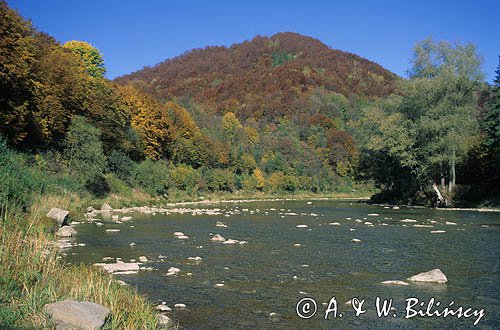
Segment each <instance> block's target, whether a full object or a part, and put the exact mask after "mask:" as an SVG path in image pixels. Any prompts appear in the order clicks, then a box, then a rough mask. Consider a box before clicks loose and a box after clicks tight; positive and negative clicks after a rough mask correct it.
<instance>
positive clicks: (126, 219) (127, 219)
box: [121, 217, 132, 221]
mask: <svg viewBox="0 0 500 330" xmlns="http://www.w3.org/2000/svg"><path fill="white" fill-rule="evenodd" d="M130 220H132V217H122V218H121V221H130Z"/></svg>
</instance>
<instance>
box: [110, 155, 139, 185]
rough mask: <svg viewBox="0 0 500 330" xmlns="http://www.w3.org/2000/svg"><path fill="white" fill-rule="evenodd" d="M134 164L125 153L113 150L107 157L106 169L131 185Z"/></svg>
mask: <svg viewBox="0 0 500 330" xmlns="http://www.w3.org/2000/svg"><path fill="white" fill-rule="evenodd" d="M135 167H136V165H135V163H134V161H133V160H132V159H130V158H129V157H128V156H127V155H126V154H125V153H123V152H122V151H118V150H113V151H111V153H110V154H109V157H108V169H109V171H110V172H111V173H113V174H114V175H116V176H117V177H118V178H119V179H121V180H123V181H125V182H128V183H131V182H132V176H133V173H134V171H135Z"/></svg>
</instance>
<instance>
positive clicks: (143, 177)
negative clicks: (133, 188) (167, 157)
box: [134, 159, 170, 196]
mask: <svg viewBox="0 0 500 330" xmlns="http://www.w3.org/2000/svg"><path fill="white" fill-rule="evenodd" d="M134 181H135V184H136V185H138V186H140V187H141V188H142V189H144V191H146V192H147V193H149V194H150V195H153V196H156V195H162V194H166V193H167V191H168V186H169V183H170V176H169V171H168V165H167V163H166V162H165V161H163V160H158V161H154V160H151V159H146V160H145V161H143V162H142V163H140V164H139V165H138V166H137V171H136V174H135V179H134Z"/></svg>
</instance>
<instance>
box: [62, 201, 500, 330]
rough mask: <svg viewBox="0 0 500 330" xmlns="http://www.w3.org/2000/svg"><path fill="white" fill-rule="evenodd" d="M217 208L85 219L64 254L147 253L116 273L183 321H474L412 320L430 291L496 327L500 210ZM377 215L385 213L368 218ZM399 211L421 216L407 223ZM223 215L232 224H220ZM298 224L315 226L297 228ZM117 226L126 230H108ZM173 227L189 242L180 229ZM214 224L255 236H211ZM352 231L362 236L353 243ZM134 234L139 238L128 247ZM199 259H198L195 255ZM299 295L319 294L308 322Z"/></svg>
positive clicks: (259, 324) (410, 325)
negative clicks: (134, 270)
mask: <svg viewBox="0 0 500 330" xmlns="http://www.w3.org/2000/svg"><path fill="white" fill-rule="evenodd" d="M211 208H220V209H221V211H222V212H223V213H224V214H226V213H227V214H230V216H224V215H191V214H182V215H181V214H170V215H160V214H157V215H154V216H153V215H145V214H131V215H132V220H131V221H128V222H124V223H122V224H114V223H111V222H106V223H105V225H104V226H102V227H97V226H96V225H95V224H93V223H82V224H80V225H78V226H77V230H78V237H77V238H76V241H77V242H78V243H84V244H86V246H85V247H73V248H71V249H69V250H67V251H66V253H67V254H68V256H67V258H68V260H70V261H71V262H80V261H83V262H86V263H95V262H101V260H102V258H103V257H113V258H116V257H119V258H122V259H123V260H124V261H129V260H130V259H138V257H139V256H146V257H147V258H148V259H149V262H148V263H147V264H146V265H145V266H148V267H153V268H154V269H155V270H153V271H140V272H139V273H138V274H134V275H116V277H117V278H119V279H121V280H123V281H125V282H127V283H128V284H130V285H131V286H133V287H135V288H137V289H138V291H139V292H140V293H142V294H145V295H146V296H147V297H148V298H149V299H150V300H151V301H152V302H153V303H161V302H163V301H165V302H166V303H167V305H168V306H170V307H172V308H173V306H174V304H177V303H183V304H186V306H187V308H186V309H184V310H179V309H174V310H173V311H172V312H170V315H171V316H172V317H173V318H174V319H176V320H178V321H179V323H180V325H181V328H186V329H254V328H259V329H332V328H338V329H381V328H382V329H383V328H390V329H433V328H441V329H469V328H471V327H472V324H473V323H474V321H475V320H476V319H477V317H470V318H468V319H466V318H464V317H462V318H461V319H457V318H456V317H455V318H453V317H452V316H449V317H447V318H443V317H439V318H438V317H413V318H410V319H405V315H406V311H405V306H406V302H405V299H407V298H409V297H416V298H418V299H419V300H420V301H424V302H427V301H428V300H429V299H430V298H432V297H434V298H435V299H436V300H437V301H440V302H441V308H440V309H441V310H442V309H443V308H444V307H446V306H448V305H449V304H450V302H451V301H454V304H453V305H452V308H455V309H456V308H457V307H458V306H464V307H472V308H473V309H478V310H479V309H482V308H484V313H485V316H484V317H483V318H482V319H481V320H480V321H479V324H478V326H477V328H483V329H495V328H500V315H499V314H500V313H499V311H500V300H499V299H500V297H499V294H500V272H499V256H500V231H499V224H500V213H482V212H469V211H437V210H430V209H412V208H403V207H402V208H401V209H399V210H393V209H391V208H383V207H380V206H369V205H365V204H361V203H356V202H352V203H351V202H348V201H312V203H310V204H308V203H307V202H306V201H286V202H285V201H284V202H252V203H238V204H233V203H227V204H220V205H213V206H211ZM285 213H295V214H297V215H286V214H285ZM373 213H375V214H378V215H376V216H375V215H370V216H369V214H373ZM404 219H411V220H417V222H406V223H405V222H401V220H404ZM356 220H361V222H359V221H358V222H357V221H356ZM216 221H223V222H224V223H226V224H227V225H228V226H229V227H228V228H218V227H216V226H215V223H216ZM446 221H448V222H453V223H456V225H453V224H448V225H446V224H445V222H446ZM331 222H338V223H340V225H330V224H329V223H331ZM365 222H371V223H372V224H373V226H372V225H370V224H366V223H365ZM301 224H302V225H307V226H308V228H296V226H297V225H301ZM383 224H386V225H383ZM415 224H417V225H422V224H424V225H432V226H433V227H432V228H419V227H414V226H413V225H415ZM131 226H132V227H131ZM110 228H118V229H120V232H116V233H107V232H106V231H105V230H106V229H110ZM352 229H354V230H352ZM431 230H444V231H446V232H445V233H441V234H431V233H430V231H431ZM177 231H181V232H183V233H184V234H185V235H187V236H189V239H187V240H180V239H177V238H175V237H174V235H173V233H174V232H177ZM216 233H218V234H221V235H223V236H224V237H225V238H232V239H237V240H245V241H248V244H245V245H235V246H234V245H223V244H221V243H214V242H211V241H210V237H211V235H212V234H216ZM353 238H357V239H360V240H361V242H359V243H353V242H351V240H352V239H353ZM132 242H134V243H136V246H135V247H130V246H129V244H130V243H132ZM297 244H300V246H298V245H297ZM160 255H161V256H165V257H166V258H164V259H160V258H159V256H160ZM196 256H199V257H201V258H202V261H201V262H195V261H191V260H188V257H196ZM172 266H173V267H177V268H180V269H181V273H180V275H179V276H164V274H165V273H166V270H167V269H168V268H170V267H172ZM434 268H440V269H441V270H442V271H443V272H444V273H445V274H446V275H447V277H448V283H447V284H426V285H422V284H420V285H418V284H410V285H408V286H399V285H386V284H381V282H382V281H385V280H404V279H405V278H407V277H409V276H412V275H414V274H417V273H420V272H423V271H428V270H431V269H434ZM187 273H192V275H191V276H188V275H187ZM215 284H224V286H222V287H215ZM377 296H379V297H381V298H383V299H390V298H392V299H393V306H394V307H395V308H396V310H395V311H391V313H390V315H389V316H388V317H382V318H378V317H377V315H376V313H375V303H374V302H375V298H376V297H377ZM304 297H309V298H313V299H314V300H315V301H316V302H317V313H316V314H315V315H314V316H313V317H312V318H310V319H300V318H299V317H298V316H297V315H296V311H295V307H296V303H297V302H298V301H299V300H301V299H302V298H304ZM332 297H335V299H336V301H338V309H339V313H342V316H343V317H342V318H340V317H339V315H337V316H338V317H337V318H336V319H333V318H332V315H333V314H332V313H331V314H329V315H330V318H329V319H328V320H324V313H325V310H326V308H327V307H326V306H325V305H324V303H327V302H329V301H330V299H331V298H332ZM352 297H358V298H359V299H366V301H365V303H364V305H363V308H364V309H366V310H367V312H366V313H364V314H362V315H359V316H358V317H356V316H355V314H354V311H353V308H352V307H351V306H349V305H346V304H345V302H346V301H348V300H350V299H351V298H352ZM415 308H416V307H415ZM422 309H425V308H424V307H422ZM271 313H275V314H271ZM270 315H271V316H270Z"/></svg>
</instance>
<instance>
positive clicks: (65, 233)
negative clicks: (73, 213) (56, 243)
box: [56, 226, 77, 237]
mask: <svg viewBox="0 0 500 330" xmlns="http://www.w3.org/2000/svg"><path fill="white" fill-rule="evenodd" d="M76 234H77V232H76V230H75V229H74V228H73V227H71V226H63V227H61V228H59V229H58V230H57V231H56V236H59V237H71V236H75V235H76Z"/></svg>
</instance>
